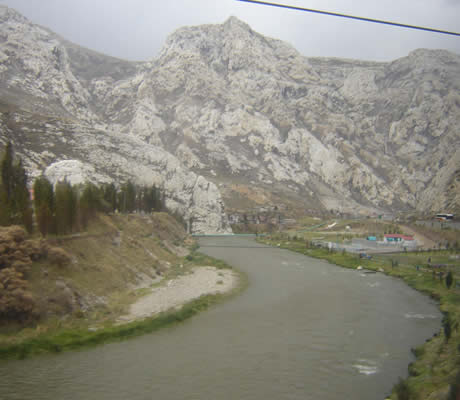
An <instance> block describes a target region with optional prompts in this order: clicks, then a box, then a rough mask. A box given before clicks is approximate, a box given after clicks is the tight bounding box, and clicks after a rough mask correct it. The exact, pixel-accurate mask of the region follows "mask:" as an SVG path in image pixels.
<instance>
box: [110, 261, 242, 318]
mask: <svg viewBox="0 0 460 400" xmlns="http://www.w3.org/2000/svg"><path fill="white" fill-rule="evenodd" d="M237 282H238V275H237V274H236V273H235V272H233V271H232V270H227V269H217V268H214V267H195V268H193V269H192V272H191V273H190V274H188V275H183V276H179V277H178V278H176V279H172V280H169V281H167V282H166V284H165V285H164V286H161V287H157V288H154V289H152V291H151V293H149V294H147V295H145V296H143V297H142V298H141V299H139V300H138V301H137V302H135V303H134V304H132V305H131V307H130V311H129V313H128V314H127V315H124V316H122V317H120V318H119V319H118V322H119V323H127V322H131V321H134V320H137V319H142V318H147V317H151V316H153V315H155V314H158V313H160V312H162V311H167V310H170V309H173V308H180V307H181V306H183V305H184V304H185V303H188V302H190V301H192V300H194V299H196V298H198V297H200V296H203V295H208V294H218V293H226V292H229V291H231V290H232V289H233V288H235V287H236V285H237Z"/></svg>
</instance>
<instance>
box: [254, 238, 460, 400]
mask: <svg viewBox="0 0 460 400" xmlns="http://www.w3.org/2000/svg"><path fill="white" fill-rule="evenodd" d="M259 241H260V242H262V243H264V244H268V245H272V246H276V247H280V248H284V249H288V250H292V251H296V252H299V253H302V254H305V255H307V256H310V257H315V258H320V259H324V260H327V261H329V262H331V263H333V264H336V265H339V266H342V267H345V268H352V269H356V268H358V267H359V266H361V267H362V268H364V269H368V270H373V271H380V272H383V273H385V274H388V275H390V276H395V277H398V278H401V279H403V280H404V281H405V282H406V283H407V284H408V285H409V286H411V287H413V288H415V289H417V290H419V291H421V292H424V293H426V294H428V295H430V296H431V297H432V298H433V299H435V300H437V301H439V307H440V310H441V311H442V312H443V313H444V319H443V322H442V327H441V330H440V332H439V333H437V334H436V335H435V336H434V337H432V338H431V339H429V340H427V342H426V343H425V344H424V345H423V346H420V347H418V348H417V349H414V350H413V353H414V355H415V356H416V357H417V359H416V361H415V362H414V363H412V364H411V365H410V366H409V369H408V372H409V377H408V378H407V379H405V380H400V381H399V382H398V383H397V384H396V385H395V387H394V388H393V392H392V394H391V396H390V398H391V399H394V400H401V399H414V400H415V399H448V400H451V399H452V400H456V399H457V398H459V397H458V396H460V392H459V382H460V381H459V377H460V330H459V328H460V288H459V287H458V286H457V282H460V265H459V262H458V259H456V260H457V261H455V262H453V261H452V257H451V256H452V252H450V251H447V250H444V251H431V252H418V253H401V254H398V255H394V254H392V255H385V256H382V255H379V256H374V257H372V258H371V259H367V258H360V257H359V255H357V254H356V255H355V254H349V253H346V252H334V251H332V250H328V249H324V248H316V247H310V245H309V242H308V241H305V240H304V239H293V238H292V237H286V236H285V237H284V238H283V237H282V236H280V235H279V236H277V237H268V238H264V239H260V240H259ZM428 260H430V263H428ZM442 261H445V264H449V263H448V262H447V261H450V264H449V265H447V266H444V267H443V266H439V265H442V264H443V263H442ZM434 265H436V267H433V266H434Z"/></svg>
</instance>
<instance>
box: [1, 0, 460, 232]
mask: <svg viewBox="0 0 460 400" xmlns="http://www.w3.org/2000/svg"><path fill="white" fill-rule="evenodd" d="M0 24H1V25H0V94H1V99H2V101H1V104H0V107H1V108H0V110H1V111H2V117H1V118H2V120H1V125H0V126H1V132H2V133H1V138H0V141H5V138H10V139H12V140H13V142H15V143H17V144H19V145H20V148H21V151H20V152H21V155H23V157H25V158H26V160H27V165H28V167H29V168H30V169H31V170H35V171H38V170H40V169H43V168H44V167H46V166H47V165H49V164H50V163H53V162H56V161H62V160H66V159H67V160H68V159H75V160H80V161H81V162H83V163H84V164H85V165H89V166H91V168H94V172H95V174H99V176H102V177H105V178H103V179H113V178H117V179H123V178H126V177H135V178H137V179H138V180H140V181H142V182H146V183H151V182H152V181H153V182H155V183H157V184H159V185H163V186H164V187H165V188H166V190H167V192H168V195H169V196H168V197H169V202H170V204H171V205H172V206H173V207H176V208H177V209H178V210H179V211H180V212H182V213H183V214H184V215H185V217H186V218H187V219H190V218H191V219H192V220H193V221H194V223H193V226H194V229H195V230H197V231H209V230H211V231H225V230H226V229H227V226H226V222H225V221H226V220H225V218H224V217H222V214H223V204H222V199H221V195H220V193H219V192H221V193H222V195H223V199H224V201H225V203H226V205H227V206H228V207H230V208H233V209H247V208H251V207H254V206H257V205H264V206H267V205H272V206H275V205H276V206H278V207H282V206H284V207H285V208H289V209H291V210H299V211H300V210H301V211H303V212H305V211H306V210H311V211H323V210H326V209H334V210H341V211H350V212H357V211H359V210H366V211H369V210H376V209H380V210H382V209H389V210H393V211H398V210H401V209H406V210H407V209H414V208H417V209H418V210H419V211H424V212H432V211H435V210H451V211H453V212H456V211H458V210H459V209H460V190H459V189H460V168H459V166H460V146H459V143H460V133H459V130H458V126H459V124H460V56H458V55H456V54H453V53H449V52H446V51H429V50H417V51H414V52H412V53H411V54H409V56H407V57H405V58H402V59H399V60H396V61H394V62H391V63H375V62H364V61H356V60H343V59H324V58H305V57H303V56H301V55H300V54H299V53H298V52H297V51H296V50H295V49H293V48H292V47H291V46H289V45H288V44H286V43H283V42H280V41H278V40H274V39H269V38H266V37H264V36H262V35H260V34H257V33H256V32H254V31H252V30H251V28H250V27H249V26H248V25H246V24H244V23H243V22H241V21H239V20H238V19H236V18H230V19H228V20H227V21H226V22H225V23H224V24H222V25H208V26H200V27H189V28H183V29H180V30H178V31H176V32H175V33H173V34H172V35H171V36H170V37H169V39H168V41H167V43H166V44H165V46H164V49H163V51H162V52H161V54H160V55H159V57H158V58H157V59H155V60H152V61H150V62H145V63H129V62H126V61H122V60H117V59H113V58H111V57H106V56H103V55H100V54H98V53H95V52H92V51H90V50H87V49H82V48H80V47H78V46H75V45H73V44H70V43H68V42H66V41H65V40H63V39H61V38H59V37H58V36H56V35H54V34H53V33H51V32H49V31H47V30H45V29H43V28H40V27H38V26H36V25H33V24H31V23H29V22H28V21H27V20H25V19H24V18H23V17H21V16H20V15H19V14H17V13H15V12H14V11H12V10H10V9H6V8H0ZM192 171H193V172H192ZM211 182H214V183H211ZM218 187H219V189H218Z"/></svg>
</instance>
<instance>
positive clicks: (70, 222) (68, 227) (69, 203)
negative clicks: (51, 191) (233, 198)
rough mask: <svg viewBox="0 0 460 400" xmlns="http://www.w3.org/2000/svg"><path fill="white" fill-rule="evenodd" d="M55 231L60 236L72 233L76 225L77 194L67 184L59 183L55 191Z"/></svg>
mask: <svg viewBox="0 0 460 400" xmlns="http://www.w3.org/2000/svg"><path fill="white" fill-rule="evenodd" d="M55 199H56V200H55V201H56V231H57V233H58V234H60V235H62V234H65V233H69V232H72V231H73V229H74V228H75V225H76V217H77V194H76V191H75V189H74V188H73V187H72V185H71V184H70V183H69V182H66V181H64V182H59V183H58V184H57V185H56V189H55Z"/></svg>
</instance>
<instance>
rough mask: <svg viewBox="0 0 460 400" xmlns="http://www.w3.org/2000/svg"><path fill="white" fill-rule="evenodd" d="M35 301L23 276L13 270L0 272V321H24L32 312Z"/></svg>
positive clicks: (8, 269)
mask: <svg viewBox="0 0 460 400" xmlns="http://www.w3.org/2000/svg"><path fill="white" fill-rule="evenodd" d="M34 308H35V301H34V299H33V297H32V294H31V293H30V292H29V290H28V284H27V282H26V281H25V280H24V279H23V274H22V273H21V272H18V271H16V270H15V269H14V268H5V269H3V270H1V271H0V319H7V320H8V319H9V320H11V319H13V320H18V321H25V320H27V319H29V318H30V317H31V316H32V315H33V312H34Z"/></svg>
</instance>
